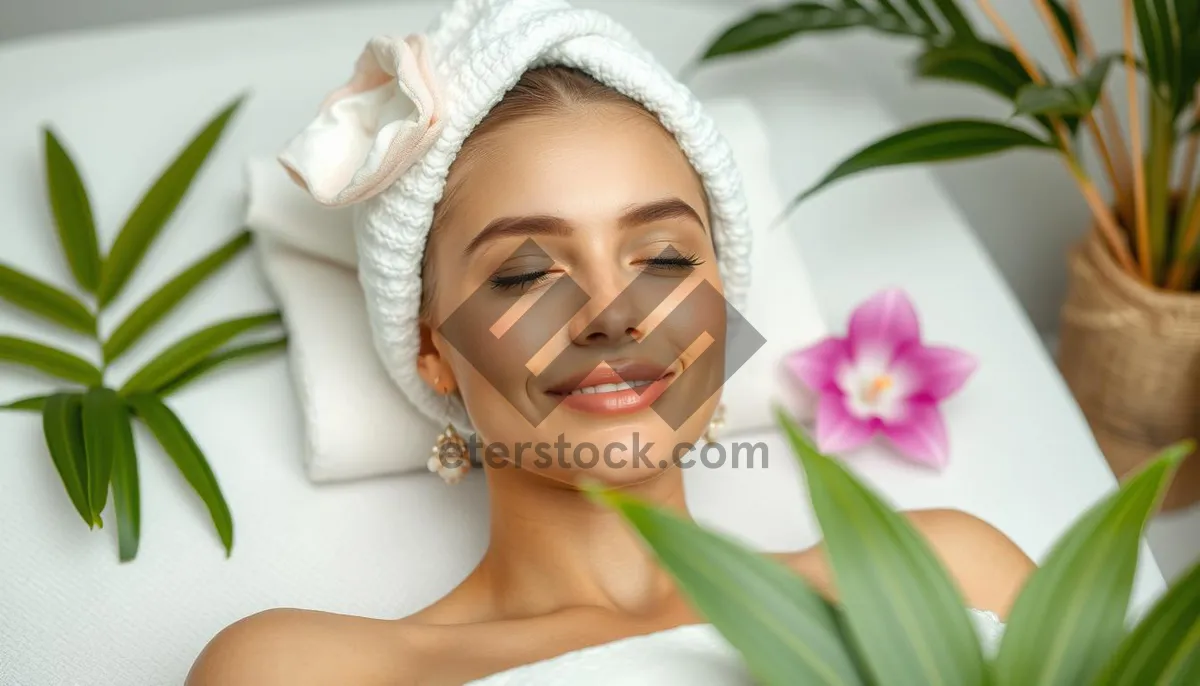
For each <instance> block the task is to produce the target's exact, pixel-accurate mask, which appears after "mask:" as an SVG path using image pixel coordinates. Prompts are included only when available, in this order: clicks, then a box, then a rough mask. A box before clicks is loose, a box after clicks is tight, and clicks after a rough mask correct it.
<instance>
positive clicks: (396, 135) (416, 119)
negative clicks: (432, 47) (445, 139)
mask: <svg viewBox="0 0 1200 686" xmlns="http://www.w3.org/2000/svg"><path fill="white" fill-rule="evenodd" d="M441 107H442V102H441V93H440V90H439V88H438V85H437V83H436V82H435V77H434V72H433V69H432V68H431V66H430V64H429V54H428V46H427V44H426V40H425V37H424V36H421V35H412V36H409V37H407V38H405V39H404V40H397V39H395V38H392V37H390V36H379V37H375V38H372V39H371V40H370V42H368V43H367V46H366V48H364V49H363V52H362V54H361V55H360V56H359V58H358V62H357V63H356V64H355V67H354V75H353V76H352V77H351V78H350V80H349V81H348V82H347V83H346V84H345V85H344V86H342V87H341V88H338V89H337V90H335V91H333V92H332V93H330V94H329V95H328V96H326V98H325V100H324V102H322V103H321V108H320V112H319V114H318V115H317V117H316V119H314V120H313V121H312V122H311V123H310V124H309V125H308V126H306V127H305V128H304V130H303V131H301V132H300V133H299V134H298V135H297V136H295V137H294V138H293V139H292V140H291V141H290V142H289V143H288V145H287V147H286V148H285V149H284V150H283V152H282V153H281V154H280V155H279V161H280V163H282V164H283V166H284V168H285V169H287V171H288V174H289V175H290V176H291V177H292V180H293V181H295V182H296V183H297V184H299V185H300V186H301V187H303V188H304V189H305V190H307V191H308V192H309V194H310V195H312V197H313V198H314V199H315V200H316V201H317V202H319V203H321V204H322V205H326V206H330V207H337V206H342V205H347V204H350V203H355V202H359V201H362V200H365V199H367V198H369V197H371V196H373V195H376V194H377V193H380V192H381V191H383V190H385V189H386V188H387V187H388V186H390V185H391V184H392V183H393V182H395V181H396V179H398V178H399V177H400V175H401V174H403V173H404V172H405V171H407V170H408V168H409V167H411V166H412V165H413V163H414V162H416V161H417V159H419V158H420V156H421V155H423V154H424V153H425V152H426V151H427V150H428V149H429V147H430V146H431V145H432V144H433V142H434V141H435V140H436V139H437V136H438V134H439V133H440V131H441V128H442V116H441Z"/></svg>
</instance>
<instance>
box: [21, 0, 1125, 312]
mask: <svg viewBox="0 0 1200 686" xmlns="http://www.w3.org/2000/svg"><path fill="white" fill-rule="evenodd" d="M317 1H318V0H0V45H2V43H3V42H4V41H9V40H36V39H37V36H38V34H43V33H48V32H56V31H68V30H79V29H94V28H98V27H103V26H110V25H114V24H120V23H126V22H133V21H146V20H158V19H163V18H170V17H184V16H196V15H203V14H211V13H217V12H233V11H240V10H244V9H248V8H262V7H270V6H284V5H289V4H301V3H305V4H315V2H317ZM396 1H397V2H402V1H403V0H396ZM678 1H679V2H681V3H683V2H693V3H695V2H704V3H714V4H724V5H727V6H728V7H729V12H730V18H731V19H732V18H734V17H736V16H737V15H739V14H740V13H741V12H745V11H746V10H748V9H750V8H754V7H761V6H763V5H767V4H771V3H770V0H678ZM336 2H339V0H326V3H327V4H329V3H336ZM960 4H961V5H962V6H963V7H964V8H965V9H967V11H968V12H970V14H971V16H972V17H973V18H975V19H976V20H977V22H978V25H979V26H980V27H981V28H985V27H986V28H987V30H988V32H990V27H989V25H988V24H987V22H986V19H985V17H984V15H983V13H982V12H981V11H980V10H979V8H978V6H977V5H976V2H975V0H960ZM993 4H994V5H995V6H996V7H997V8H998V9H1000V11H1001V12H1002V13H1003V14H1004V16H1005V18H1006V19H1007V20H1008V21H1009V23H1010V24H1011V25H1012V26H1013V28H1014V29H1015V30H1016V31H1017V32H1018V34H1019V35H1020V36H1021V37H1022V40H1023V41H1025V42H1026V45H1027V46H1028V47H1029V48H1030V49H1031V50H1032V51H1033V52H1034V53H1035V55H1036V56H1037V57H1038V58H1039V59H1040V60H1041V61H1042V62H1043V64H1044V65H1046V66H1047V67H1048V68H1052V69H1058V68H1060V67H1061V64H1060V62H1059V60H1058V59H1057V54H1056V53H1055V51H1054V48H1053V44H1052V43H1051V41H1050V39H1049V37H1048V36H1047V35H1046V33H1045V31H1044V30H1043V29H1042V26H1041V24H1040V22H1039V21H1038V18H1037V14H1036V12H1035V11H1034V10H1033V8H1032V5H1031V3H1030V2H1029V1H1028V0H993ZM1084 5H1085V7H1086V8H1087V12H1088V18H1089V20H1090V24H1091V28H1092V32H1093V34H1094V35H1095V36H1096V39H1097V42H1098V43H1099V44H1100V46H1101V48H1102V49H1103V48H1104V47H1105V46H1108V47H1114V46H1117V45H1119V42H1120V5H1119V3H1118V2H1117V1H1116V0H1106V1H1104V2H1099V1H1097V0H1087V1H1086V2H1084ZM702 40H703V38H702V37H697V42H698V43H699V42H700V41H702ZM815 40H821V41H822V42H823V43H824V44H825V45H827V46H828V50H829V51H830V54H832V55H833V56H834V57H835V59H836V61H838V62H840V63H843V64H845V65H846V69H847V71H846V73H847V74H848V75H850V76H852V77H853V78H859V79H862V80H863V81H864V82H865V83H866V84H867V85H868V86H869V87H870V88H872V89H873V90H874V91H875V92H877V93H878V94H879V96H880V98H881V100H882V101H883V102H884V104H885V105H886V106H887V107H888V108H889V109H891V111H892V112H893V113H894V114H895V116H896V117H897V118H898V119H899V120H900V121H901V122H903V123H913V122H917V121H921V120H925V119H931V118H938V117H944V116H993V117H998V118H1003V117H1005V116H1006V115H1007V114H1008V111H1007V109H1006V107H1005V105H1004V104H1003V103H999V102H997V101H995V100H994V99H992V98H989V97H988V96H986V95H984V94H981V93H977V92H975V91H973V90H970V89H966V88H961V87H952V86H947V85H941V84H927V83H922V84H917V83H915V82H914V81H913V79H912V78H911V77H910V76H909V71H908V61H909V60H910V59H911V58H912V57H913V56H914V54H915V47H916V46H915V45H914V44H912V43H911V42H909V41H904V40H895V39H885V38H881V37H880V36H877V35H875V34H846V33H842V34H838V35H836V36H829V37H822V38H817V39H815ZM750 59H753V58H750ZM1113 90H1115V89H1113ZM3 97H8V94H0V100H2V99H3ZM803 125H804V124H803V122H797V126H803ZM936 173H937V175H938V178H939V179H940V180H941V182H942V184H943V185H944V186H945V187H946V189H947V190H948V191H949V193H950V195H951V197H952V198H953V199H954V200H955V202H957V203H958V204H959V206H960V208H961V209H962V211H963V213H964V214H965V216H966V217H967V218H968V220H969V221H970V223H971V225H972V227H973V228H974V230H975V231H976V233H977V234H978V236H979V238H980V239H981V241H982V242H983V243H984V245H985V246H986V247H987V248H988V250H990V251H991V254H992V257H993V259H994V260H995V261H996V263H997V264H998V265H999V267H1000V269H1001V270H1002V272H1003V273H1004V274H1005V275H1006V276H1007V278H1008V281H1009V283H1010V284H1011V286H1012V288H1013V290H1014V291H1015V292H1016V294H1017V296H1018V298H1019V299H1020V301H1021V302H1022V304H1023V305H1024V306H1025V309H1026V311H1027V312H1028V313H1029V315H1030V317H1031V318H1032V319H1033V321H1034V324H1035V325H1036V326H1037V327H1038V328H1039V329H1040V330H1042V331H1043V332H1051V331H1053V329H1054V328H1055V325H1056V320H1057V315H1058V308H1059V305H1060V303H1061V301H1062V298H1063V295H1064V292H1065V287H1066V273H1065V267H1064V259H1065V251H1066V249H1067V248H1068V247H1069V246H1070V244H1071V243H1072V242H1074V241H1075V240H1076V239H1077V238H1078V237H1079V236H1080V235H1082V233H1083V231H1084V230H1085V228H1086V227H1087V225H1088V223H1089V215H1088V212H1087V209H1086V207H1085V205H1084V203H1083V201H1082V200H1081V199H1080V197H1079V195H1078V193H1077V192H1076V190H1075V186H1074V185H1073V183H1072V181H1071V180H1070V178H1069V177H1068V175H1067V173H1066V172H1065V171H1064V169H1063V167H1062V165H1061V163H1059V161H1058V160H1057V159H1056V158H1053V157H1051V156H1048V155H1045V154H1033V153H1014V154H1010V155H1005V156H1001V157H993V158H989V159H986V160H979V161H973V162H966V163H955V164H953V165H945V166H941V167H939V168H938V169H937V171H936ZM781 183H782V184H783V185H784V187H785V189H788V190H792V189H789V188H788V180H786V179H783V180H781ZM851 183H852V181H851ZM795 190H798V189H795Z"/></svg>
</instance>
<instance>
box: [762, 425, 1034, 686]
mask: <svg viewBox="0 0 1200 686" xmlns="http://www.w3.org/2000/svg"><path fill="white" fill-rule="evenodd" d="M777 415H778V417H779V421H780V423H781V424H782V425H783V428H784V431H785V433H786V434H787V438H788V441H789V443H790V444H791V446H792V449H793V450H794V451H795V452H796V455H797V457H798V458H799V460H800V463H801V465H802V466H803V468H804V474H805V476H806V478H807V481H808V492H809V498H810V500H811V501H812V506H813V511H814V512H815V513H816V516H817V520H818V522H819V523H820V525H821V532H822V534H823V535H824V541H825V542H824V547H825V550H826V557H827V559H828V560H829V564H830V566H831V568H832V569H833V574H834V578H835V580H836V581H835V583H836V584H837V588H838V597H839V598H840V602H841V604H842V607H843V609H844V612H845V617H846V622H847V625H848V627H849V629H850V632H849V633H850V636H851V637H852V638H853V640H854V643H855V645H857V646H858V651H857V652H858V654H859V655H860V656H861V657H862V659H863V662H865V663H866V665H867V666H868V667H869V669H870V671H871V674H872V676H873V677H874V682H875V683H890V684H944V685H946V686H958V685H960V684H961V685H965V684H982V683H985V680H986V677H987V674H986V664H985V662H984V658H983V650H982V648H981V646H980V643H979V637H978V635H977V634H976V633H975V628H974V626H973V625H972V624H971V620H970V617H969V615H968V613H967V610H966V603H965V602H964V601H963V599H962V597H961V596H960V595H959V592H958V590H957V589H956V587H955V585H954V582H953V581H952V580H951V578H950V575H949V573H948V572H947V571H946V569H945V568H944V567H943V566H942V564H941V563H940V562H939V561H938V558H937V557H936V556H935V555H934V553H933V551H932V550H931V549H930V548H929V545H928V544H927V543H926V542H925V540H924V539H923V538H921V536H920V535H919V534H918V533H917V532H916V530H914V529H913V527H912V525H911V524H910V523H908V521H906V520H905V519H904V518H903V517H902V516H900V515H899V514H897V513H896V512H895V511H893V510H892V509H891V508H890V507H889V506H888V505H887V504H886V503H884V502H883V501H882V500H881V499H880V498H879V497H878V496H876V495H875V494H873V493H872V492H871V491H870V490H868V489H867V488H865V487H864V486H863V485H861V484H860V483H859V482H858V481H857V480H856V479H855V478H854V477H853V476H852V475H851V474H850V473H849V472H848V471H847V470H846V468H845V467H843V466H842V465H840V464H839V463H838V462H837V461H835V460H833V459H831V458H829V457H826V456H824V455H822V454H820V453H819V452H817V451H816V449H815V448H813V447H812V445H811V444H810V443H809V441H808V439H807V438H806V437H805V436H804V434H803V432H802V431H801V429H800V428H799V427H798V426H797V425H796V424H795V422H793V421H792V420H791V418H790V417H788V416H787V415H786V414H784V413H783V412H782V411H777ZM1031 683H1032V682H1031Z"/></svg>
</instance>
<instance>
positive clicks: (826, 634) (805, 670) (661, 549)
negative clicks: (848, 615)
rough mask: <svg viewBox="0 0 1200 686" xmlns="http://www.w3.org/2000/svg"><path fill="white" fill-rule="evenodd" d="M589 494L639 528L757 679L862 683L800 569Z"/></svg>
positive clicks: (669, 518) (619, 498)
mask: <svg viewBox="0 0 1200 686" xmlns="http://www.w3.org/2000/svg"><path fill="white" fill-rule="evenodd" d="M591 495H592V497H593V498H595V499H597V500H599V501H601V502H603V503H604V504H606V505H608V506H609V507H612V508H613V509H615V510H617V511H618V512H620V513H621V514H622V515H623V516H624V517H625V519H626V520H627V521H629V523H630V524H632V525H633V526H634V528H635V529H637V531H638V533H639V534H641V536H642V538H643V539H644V540H645V541H646V543H647V544H648V545H649V546H650V548H651V549H652V550H653V551H654V553H655V555H657V556H658V559H659V561H660V562H661V563H662V564H663V567H664V568H665V569H666V570H667V571H668V572H670V573H671V575H672V576H673V577H674V578H675V579H676V581H677V582H678V583H679V585H680V587H681V588H682V589H683V591H684V593H685V594H686V595H687V596H688V598H689V599H690V600H691V603H692V605H693V606H694V607H695V608H696V609H697V610H698V611H699V612H700V613H701V614H703V615H704V617H705V618H706V619H707V620H708V621H710V622H712V624H713V626H714V627H716V629H717V630H718V631H720V632H721V633H722V635H724V636H725V638H726V639H727V640H728V641H729V642H730V644H731V645H733V646H734V647H735V648H737V650H738V651H739V652H741V654H742V656H743V658H744V659H745V662H746V665H747V667H748V668H749V669H750V671H751V672H752V673H753V674H754V675H755V676H756V677H757V679H758V681H759V682H760V683H763V684H780V685H786V686H791V685H792V684H861V683H863V681H862V679H861V677H860V676H859V675H858V672H857V669H856V667H855V662H854V658H853V656H851V655H850V654H849V653H848V652H847V646H846V645H845V644H844V642H843V641H842V638H841V635H840V630H839V625H838V621H837V617H836V611H835V610H834V609H833V608H832V607H831V606H830V605H829V603H827V602H826V601H825V600H824V599H822V598H821V597H820V596H819V595H817V594H816V593H815V592H814V591H813V590H812V589H810V588H809V587H808V586H807V585H806V584H805V583H804V582H803V581H802V580H801V579H800V577H799V576H798V575H796V573H795V572H793V571H791V570H790V569H788V568H787V567H785V566H784V565H782V564H780V563H778V562H776V561H774V560H771V559H769V558H767V557H764V556H762V555H759V554H757V553H755V552H753V551H750V550H747V549H746V548H744V547H742V546H741V545H739V544H738V543H736V542H734V541H732V540H730V539H728V538H726V537H724V536H720V535H717V534H714V533H711V532H709V531H705V530H704V529H703V528H701V527H699V526H697V525H696V524H694V523H692V522H689V521H686V520H684V519H681V518H680V517H678V516H676V515H674V514H671V513H669V512H666V511H664V510H660V509H658V508H656V507H654V506H652V505H649V504H647V503H643V502H640V501H638V500H637V499H635V498H632V497H630V496H627V495H623V494H620V493H616V492H605V491H602V490H599V489H592V490H591Z"/></svg>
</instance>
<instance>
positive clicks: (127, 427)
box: [112, 402, 142, 562]
mask: <svg viewBox="0 0 1200 686" xmlns="http://www.w3.org/2000/svg"><path fill="white" fill-rule="evenodd" d="M113 420H114V423H113V428H112V431H113V434H114V435H115V436H116V438H117V440H116V449H115V450H114V451H113V461H112V498H113V513H114V514H115V515H116V517H117V550H118V554H119V556H120V560H121V562H128V561H130V560H132V559H133V558H135V557H137V551H138V543H139V541H140V540H141V536H142V504H141V501H142V495H141V485H140V484H139V479H138V464H137V448H136V446H135V444H134V442H133V424H132V417H131V416H130V412H129V407H128V406H126V405H125V404H124V403H123V402H122V403H121V404H120V408H119V410H117V411H116V412H115V413H114V416H113Z"/></svg>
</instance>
